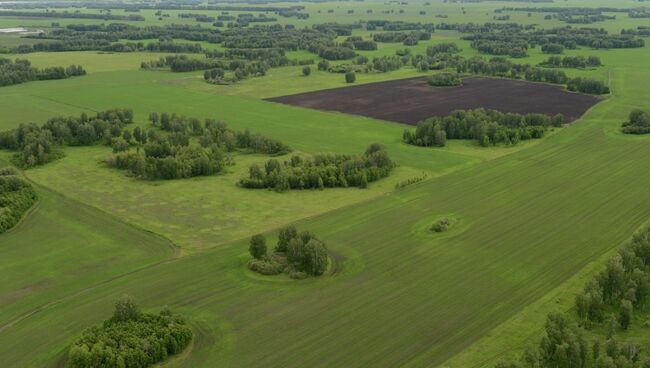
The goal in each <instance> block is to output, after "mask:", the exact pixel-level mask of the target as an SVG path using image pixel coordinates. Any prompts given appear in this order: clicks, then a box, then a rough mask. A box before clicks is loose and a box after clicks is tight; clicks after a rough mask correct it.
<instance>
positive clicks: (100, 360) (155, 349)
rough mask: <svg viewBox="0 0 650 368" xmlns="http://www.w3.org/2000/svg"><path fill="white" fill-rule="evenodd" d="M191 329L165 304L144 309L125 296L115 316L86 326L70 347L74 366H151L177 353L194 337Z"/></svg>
mask: <svg viewBox="0 0 650 368" xmlns="http://www.w3.org/2000/svg"><path fill="white" fill-rule="evenodd" d="M192 335H193V334H192V330H191V329H190V328H189V327H188V326H187V325H186V323H185V320H184V319H183V317H181V316H180V315H178V314H174V313H172V312H171V311H170V310H169V309H167V308H165V309H163V310H162V311H160V313H158V314H149V313H142V312H140V310H139V309H138V306H137V305H136V304H135V302H134V301H133V299H132V298H130V297H127V296H125V297H122V298H121V299H120V300H118V302H117V303H116V304H115V311H114V313H113V316H112V317H111V318H110V319H108V320H105V321H104V323H103V324H102V325H98V326H93V327H90V328H88V329H86V330H85V331H84V332H83V333H82V334H81V337H80V338H79V339H77V340H76V341H75V342H74V343H73V344H72V347H70V350H69V351H68V366H69V367H71V368H90V367H93V368H96V367H107V368H108V367H120V368H127V367H148V366H151V365H154V364H156V363H159V362H162V361H163V360H165V359H167V357H169V356H171V355H174V354H178V353H180V352H181V351H183V349H185V348H186V347H187V346H188V345H189V343H190V341H191V340H192V337H193V336H192Z"/></svg>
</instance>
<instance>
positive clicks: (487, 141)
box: [402, 109, 564, 147]
mask: <svg viewBox="0 0 650 368" xmlns="http://www.w3.org/2000/svg"><path fill="white" fill-rule="evenodd" d="M563 123H564V117H563V116H562V115H556V116H554V117H549V116H546V115H542V114H526V115H521V114H515V113H502V112H499V111H495V110H485V109H475V110H457V111H454V112H452V113H451V114H450V115H448V116H446V117H433V118H431V119H427V120H425V121H422V122H420V123H418V125H417V127H416V129H415V130H414V131H413V130H408V129H407V130H405V131H404V134H403V136H402V139H403V140H404V142H405V143H407V144H412V145H415V146H423V147H431V146H436V147H444V146H445V144H446V142H447V139H472V140H476V141H478V142H479V144H480V145H482V146H484V147H487V146H490V145H497V144H506V145H510V144H517V143H518V142H519V141H522V140H529V139H537V138H541V137H542V136H543V135H544V133H545V132H546V130H547V129H548V128H549V127H552V126H560V125H562V124H563Z"/></svg>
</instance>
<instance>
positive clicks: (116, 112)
mask: <svg viewBox="0 0 650 368" xmlns="http://www.w3.org/2000/svg"><path fill="white" fill-rule="evenodd" d="M132 122H133V111H132V110H131V109H113V110H108V111H104V112H99V113H97V114H96V115H95V116H92V117H89V116H88V115H86V114H85V113H84V114H81V116H80V117H78V118H76V117H67V118H63V117H57V118H52V119H50V120H48V121H47V122H46V123H45V124H43V126H41V127H39V126H37V125H36V124H21V125H20V126H19V127H18V128H17V129H13V130H9V131H5V132H2V133H0V148H4V149H10V150H17V151H20V152H19V153H17V154H15V155H14V162H15V163H16V164H17V165H19V166H22V167H32V166H35V165H41V164H44V163H47V162H50V161H52V160H55V159H57V158H60V157H62V156H63V151H62V150H61V146H88V145H92V144H96V143H98V142H101V141H104V142H106V143H108V142H110V140H111V139H112V138H114V137H118V136H120V135H121V134H122V128H123V127H124V126H125V125H126V124H130V123H132Z"/></svg>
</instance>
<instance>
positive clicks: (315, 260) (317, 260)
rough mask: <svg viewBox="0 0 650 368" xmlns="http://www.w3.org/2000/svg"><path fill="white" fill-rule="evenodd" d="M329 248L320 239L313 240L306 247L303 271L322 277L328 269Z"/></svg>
mask: <svg viewBox="0 0 650 368" xmlns="http://www.w3.org/2000/svg"><path fill="white" fill-rule="evenodd" d="M328 262H329V261H328V258H327V248H326V247H325V244H323V242H321V241H320V240H318V239H315V238H313V239H311V240H309V242H308V243H307V244H305V246H304V260H303V269H304V271H305V272H306V273H308V274H310V275H313V276H320V275H322V274H323V272H325V270H326V269H327V264H328Z"/></svg>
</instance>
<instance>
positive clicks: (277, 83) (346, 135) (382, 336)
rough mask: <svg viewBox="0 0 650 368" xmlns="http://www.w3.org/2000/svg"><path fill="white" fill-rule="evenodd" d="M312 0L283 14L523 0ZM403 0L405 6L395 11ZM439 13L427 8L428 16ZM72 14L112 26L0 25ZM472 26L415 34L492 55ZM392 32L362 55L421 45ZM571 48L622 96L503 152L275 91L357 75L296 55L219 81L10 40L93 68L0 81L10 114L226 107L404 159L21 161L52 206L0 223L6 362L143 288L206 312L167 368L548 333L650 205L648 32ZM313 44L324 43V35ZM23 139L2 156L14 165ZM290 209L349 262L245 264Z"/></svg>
mask: <svg viewBox="0 0 650 368" xmlns="http://www.w3.org/2000/svg"><path fill="white" fill-rule="evenodd" d="M281 4H282V3H281ZM289 4H294V3H289ZM299 4H303V3H299ZM517 4H518V3H517ZM562 4H563V5H564V4H567V5H571V6H587V5H589V6H606V5H607V4H609V2H606V1H604V0H596V1H586V0H570V1H567V2H563V3H562ZM637 4H638V3H637V2H633V1H628V0H626V1H622V2H621V3H620V4H617V5H616V6H620V7H632V6H636V5H637ZM304 5H305V6H306V9H307V11H308V12H309V13H310V18H309V19H307V20H300V21H298V20H296V19H295V18H282V17H279V22H280V23H283V24H284V23H292V24H296V25H297V26H310V25H311V24H316V23H322V22H328V21H336V22H339V23H350V22H355V21H358V20H360V19H382V18H388V19H402V20H407V21H427V22H434V23H439V22H442V21H444V22H448V23H452V22H469V21H474V22H486V21H491V20H492V17H493V15H494V13H493V10H494V9H497V8H500V7H503V6H519V5H513V3H511V2H481V3H463V4H460V3H443V2H442V1H438V0H436V1H431V5H424V2H420V1H419V2H417V3H411V2H409V4H407V5H404V6H399V5H397V4H386V3H383V2H376V3H375V2H325V3H305V4H304ZM526 6H527V5H526ZM535 6H538V5H535ZM539 6H550V5H543V4H541V5H539ZM463 7H464V8H466V10H467V14H462V11H461V8H463ZM369 8H372V9H373V13H372V14H368V13H367V9H369ZM400 8H404V10H405V12H404V13H403V14H399V13H398V12H397V11H395V12H394V13H392V14H382V13H381V11H382V10H390V9H395V10H396V9H400ZM328 9H335V13H334V14H329V13H327V10H328ZM424 9H426V12H427V14H426V15H425V16H423V15H419V11H421V10H424ZM348 10H354V13H353V14H348V13H347V11H348ZM57 11H60V10H57ZM82 11H83V12H94V11H96V10H88V9H84V10H82ZM121 12H122V11H121V10H114V11H113V14H121ZM153 12H154V11H149V10H143V11H142V12H141V13H140V14H142V15H144V16H145V17H146V18H147V19H146V21H144V22H131V23H134V24H137V25H140V26H142V25H156V24H171V23H194V21H193V20H192V19H185V18H178V17H177V15H176V14H175V13H177V12H178V11H164V13H170V14H171V16H170V17H168V18H163V20H162V21H160V20H157V18H156V17H155V16H153ZM218 13H219V12H206V14H209V15H216V14H218ZM234 13H236V12H234ZM435 14H446V15H448V17H449V18H444V19H441V18H434V15H435ZM53 21H56V22H59V23H60V24H62V25H64V24H73V23H81V22H83V23H88V24H92V23H101V21H95V20H80V19H36V18H32V19H16V18H11V17H3V16H1V14H0V27H5V26H6V27H14V26H29V27H47V26H48V25H49V24H51V23H52V22H53ZM512 21H516V22H521V23H537V24H540V25H542V26H544V27H551V26H557V25H562V24H563V23H562V24H561V23H559V22H557V21H545V20H544V19H543V14H542V13H533V14H532V16H531V17H528V16H527V15H526V13H512ZM641 24H643V20H639V19H630V18H627V16H626V15H624V14H619V15H618V17H617V19H616V20H614V21H606V22H603V23H600V24H598V26H599V27H600V26H601V25H602V27H604V28H606V29H608V30H610V31H611V32H618V31H620V29H621V28H631V27H636V25H641ZM364 32H365V31H364ZM361 33H363V32H360V34H361ZM2 37H4V36H0V45H3V43H2V42H3V41H2V40H3V38H2ZM459 37H460V35H459V34H458V33H455V32H436V33H434V35H433V37H432V39H431V41H427V42H422V43H420V44H419V45H418V46H415V47H413V52H414V53H418V52H420V53H421V52H423V51H424V49H426V46H427V45H430V44H435V43H440V42H450V41H451V42H456V43H457V44H458V45H459V46H460V47H461V48H462V49H463V55H464V56H471V55H475V54H476V51H475V50H473V49H471V48H470V47H469V43H468V42H466V41H462V40H460V39H459ZM10 42H14V43H15V42H16V41H15V40H14V39H13V38H12V39H11V40H10ZM380 45H381V46H382V47H380V48H379V50H377V51H374V52H364V54H367V55H368V56H369V57H372V56H378V55H392V54H394V52H395V50H396V49H399V48H404V47H403V46H402V45H401V44H380ZM566 54H567V55H597V56H599V57H600V58H601V59H602V61H603V63H604V66H603V67H601V68H598V69H595V70H588V71H581V70H572V69H567V70H566V72H567V74H569V75H571V76H589V77H591V78H596V79H600V80H606V81H608V82H609V84H610V86H611V88H612V91H613V93H612V95H611V96H609V97H607V98H605V99H604V100H603V102H601V103H599V104H598V105H596V106H595V107H593V108H592V109H591V110H589V111H588V112H587V113H586V114H585V115H584V116H583V117H582V118H581V119H580V120H579V121H577V122H575V123H573V124H570V125H568V126H566V127H563V128H561V129H556V130H555V131H554V132H552V134H549V135H548V136H547V137H545V138H544V139H542V140H537V141H534V142H528V143H525V144H519V145H517V146H515V147H492V148H482V147H479V146H478V145H477V144H475V143H473V142H468V141H450V142H449V144H448V146H447V147H444V148H421V147H415V146H408V145H405V144H404V143H402V142H401V134H402V131H403V130H404V129H405V128H407V126H404V125H400V124H396V123H390V122H384V121H378V120H373V119H369V118H364V117H358V116H352V115H345V114H339V113H328V112H322V111H315V110H309V109H304V108H297V107H290V106H284V105H280V104H275V103H271V102H267V101H264V100H263V98H267V97H272V96H281V95H286V94H293V93H299V92H305V91H312V90H319V89H324V88H335V87H342V86H344V85H345V83H344V80H343V76H342V75H340V74H330V73H325V72H318V71H315V70H314V71H313V72H312V75H311V76H309V77H304V76H302V75H301V67H297V66H296V67H284V68H277V69H271V70H270V71H269V73H268V75H267V76H265V77H260V78H252V79H248V80H245V81H242V82H240V83H238V84H235V85H232V86H216V85H211V84H207V83H205V82H204V81H203V80H202V73H199V72H191V73H171V72H164V71H142V70H140V69H139V65H140V62H141V61H147V60H155V59H157V58H158V57H160V56H162V55H165V54H156V53H125V54H119V53H115V54H102V53H97V52H66V53H33V54H25V55H10V56H9V57H11V58H14V57H20V58H26V59H29V60H30V61H32V63H33V64H34V65H36V66H39V67H46V66H55V65H67V64H72V63H74V64H81V65H83V66H84V68H85V69H86V70H88V75H87V76H83V77H77V78H72V79H67V80H58V81H43V82H28V83H24V84H21V85H15V86H10V87H0V111H1V114H0V130H6V129H11V128H14V127H16V126H18V125H19V124H20V123H25V122H36V123H39V124H40V123H43V122H45V121H46V120H47V119H48V118H49V117H52V116H57V115H77V114H80V113H81V112H93V111H100V110H104V109H107V108H112V107H132V108H133V109H134V111H135V121H136V122H135V125H137V126H141V127H145V126H149V123H148V122H147V121H146V116H147V115H148V113H149V112H151V111H167V112H176V113H179V114H183V115H187V116H193V117H198V118H205V117H210V118H216V119H219V120H223V121H225V122H227V123H228V124H229V125H230V126H231V127H233V128H235V129H244V128H248V129H250V130H251V131H254V132H260V133H262V134H264V135H268V136H270V137H272V138H276V139H279V140H282V141H283V142H285V143H287V144H288V145H290V146H291V147H292V148H294V149H295V150H296V151H298V152H301V153H317V152H336V153H360V152H362V151H363V150H364V149H365V147H366V146H368V144H370V143H373V142H378V143H382V144H383V145H385V146H386V147H387V150H388V152H389V155H390V156H391V158H393V159H394V160H395V161H396V163H397V164H398V167H397V168H396V170H395V172H394V174H393V175H391V176H390V177H389V178H387V179H382V180H380V181H378V182H376V183H373V184H371V185H370V187H369V188H368V189H364V190H362V189H356V188H349V189H326V190H324V191H289V192H285V193H276V192H273V191H268V190H250V189H243V188H240V187H238V186H237V185H236V183H237V181H238V179H239V178H241V177H242V176H243V175H245V174H246V172H247V169H248V167H249V165H250V164H251V163H262V162H264V161H265V160H267V159H268V157H267V156H263V155H243V154H237V155H235V156H234V161H235V165H234V166H232V167H229V168H228V170H227V172H226V173H224V174H220V175H216V176H211V177H202V178H195V179H186V180H173V181H141V180H136V179H134V178H131V177H128V176H126V175H125V174H124V172H122V171H118V170H115V169H111V168H108V167H107V166H105V165H104V163H103V161H104V159H105V158H106V157H107V156H108V155H109V154H110V152H111V150H110V148H109V147H106V146H92V147H74V148H65V152H66V156H65V157H64V158H63V159H61V160H58V161H56V162H53V163H49V164H47V165H44V166H41V167H37V168H34V169H29V170H25V171H24V172H23V173H22V175H24V177H26V178H27V179H29V180H30V181H31V182H33V183H34V184H35V185H36V186H37V188H38V194H39V198H40V199H39V203H38V204H37V205H36V206H35V207H34V208H33V209H32V210H31V211H30V212H29V214H27V215H26V216H25V218H24V219H23V220H22V222H21V223H20V224H19V225H18V226H16V227H15V228H14V229H12V230H11V231H9V232H7V233H6V234H3V235H0V259H2V262H1V263H0V280H2V281H0V358H1V359H2V362H3V364H4V365H6V366H8V367H58V366H62V365H63V364H64V363H65V356H66V352H67V348H68V347H69V345H70V343H71V342H72V341H74V340H75V339H76V338H77V337H78V336H79V334H80V333H81V331H82V330H83V329H84V328H86V327H88V326H90V325H93V324H97V323H99V322H101V321H102V320H104V319H105V318H107V317H108V316H109V315H110V311H111V309H112V307H113V303H114V301H115V300H116V299H117V298H118V297H119V296H121V295H123V294H129V295H132V296H134V297H135V299H136V300H137V301H138V303H139V304H140V305H141V306H142V308H143V309H144V310H145V311H152V312H157V311H158V310H160V309H162V308H163V307H164V306H169V307H171V308H172V309H174V310H175V311H178V312H180V313H182V314H183V315H184V316H185V317H186V319H187V320H188V321H189V323H190V325H191V326H192V329H193V331H194V332H195V338H194V341H193V342H192V344H191V346H190V348H188V351H186V352H183V353H182V354H180V355H179V356H178V357H175V358H173V359H170V360H169V361H168V362H166V363H165V364H163V366H164V367H248V366H255V365H260V364H262V363H263V365H265V366H270V367H280V366H283V367H298V366H312V367H336V366H341V367H351V366H408V367H433V366H441V367H454V368H455V367H458V368H460V367H493V366H494V364H495V363H496V362H497V361H498V360H499V359H502V358H504V357H508V356H510V355H513V354H516V353H518V352H520V351H521V350H523V348H524V347H525V346H527V344H536V343H537V341H538V338H539V336H540V334H541V331H542V327H543V323H544V320H545V318H546V315H547V313H548V312H549V311H554V310H560V311H565V310H568V309H570V308H571V307H572V306H573V298H574V295H575V293H576V292H577V291H578V290H580V289H581V288H582V287H583V285H584V282H585V280H587V279H588V278H590V277H591V276H593V274H594V273H595V272H597V271H598V270H600V268H601V267H602V265H603V264H604V263H605V262H606V260H607V259H608V258H609V256H611V255H612V253H613V252H614V251H615V250H616V249H617V247H618V246H619V245H620V244H622V243H623V242H624V241H626V240H627V239H628V238H629V237H630V236H631V235H632V233H633V232H634V231H635V230H636V229H637V228H639V227H640V226H641V225H642V224H644V223H646V222H647V221H648V219H650V190H649V185H648V183H650V160H648V157H650V137H647V136H646V137H640V136H637V137H633V136H625V135H623V134H622V133H620V132H619V129H618V128H619V126H620V124H621V122H622V121H623V120H625V119H626V117H627V114H628V113H629V111H630V110H631V109H633V108H642V109H646V110H650V106H649V104H648V101H650V89H648V86H649V85H650V65H648V63H647V62H645V61H646V60H648V58H650V46H648V45H646V47H645V48H643V49H620V50H590V49H588V48H580V49H578V50H571V51H567V52H566ZM5 56H7V55H5ZM547 56H548V55H544V54H542V53H541V51H540V50H537V49H534V50H531V52H530V56H529V57H528V58H526V59H523V60H521V59H518V60H517V62H524V63H531V64H536V63H538V62H539V61H542V60H543V59H545V58H546V57H547ZM293 57H296V58H305V59H308V58H313V59H314V60H316V61H318V57H317V56H316V55H312V54H309V53H306V52H296V53H295V55H293ZM313 69H315V67H314V68H313ZM418 75H426V74H424V73H420V72H418V71H416V70H415V69H413V68H402V69H400V70H397V71H394V72H390V73H371V74H367V75H359V78H358V82H357V83H370V82H375V81H381V80H390V79H399V78H407V77H413V76H418ZM8 157H9V153H8V152H0V164H2V165H0V166H3V165H4V164H6V163H7V162H8V161H9V160H8ZM422 175H426V177H427V180H425V181H423V182H420V183H417V184H414V185H410V186H408V187H406V188H404V189H400V190H395V185H396V184H397V183H399V182H401V181H404V180H408V179H410V178H414V177H419V176H422ZM443 216H450V217H453V218H454V219H455V220H456V221H457V223H456V224H455V225H454V226H453V227H452V228H451V229H450V230H449V231H448V232H446V233H442V234H435V233H432V232H430V231H429V230H428V228H429V227H430V225H431V224H432V223H433V222H434V221H435V220H437V219H439V218H440V217H443ZM290 223H294V224H296V226H297V227H298V228H299V229H308V230H311V231H313V232H314V233H316V234H318V236H319V237H320V238H322V240H324V241H325V242H326V244H327V246H328V249H329V250H330V253H331V257H332V259H335V260H336V262H335V264H334V265H333V266H332V267H331V269H330V270H329V271H328V272H327V273H326V274H325V275H324V276H323V277H320V278H310V279H306V280H301V281H296V280H291V279H289V278H286V277H264V276H260V275H257V274H255V273H252V272H251V271H249V270H248V269H247V267H246V262H247V260H248V257H249V256H248V253H247V248H248V238H249V237H250V235H252V234H254V233H259V232H263V233H265V234H266V235H267V237H268V239H269V240H270V242H271V243H275V240H276V237H277V228H279V227H281V226H283V225H285V224H290ZM639 328H640V327H639ZM646 333H647V331H646ZM631 334H637V335H642V334H643V331H642V330H639V329H637V330H633V331H631Z"/></svg>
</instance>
